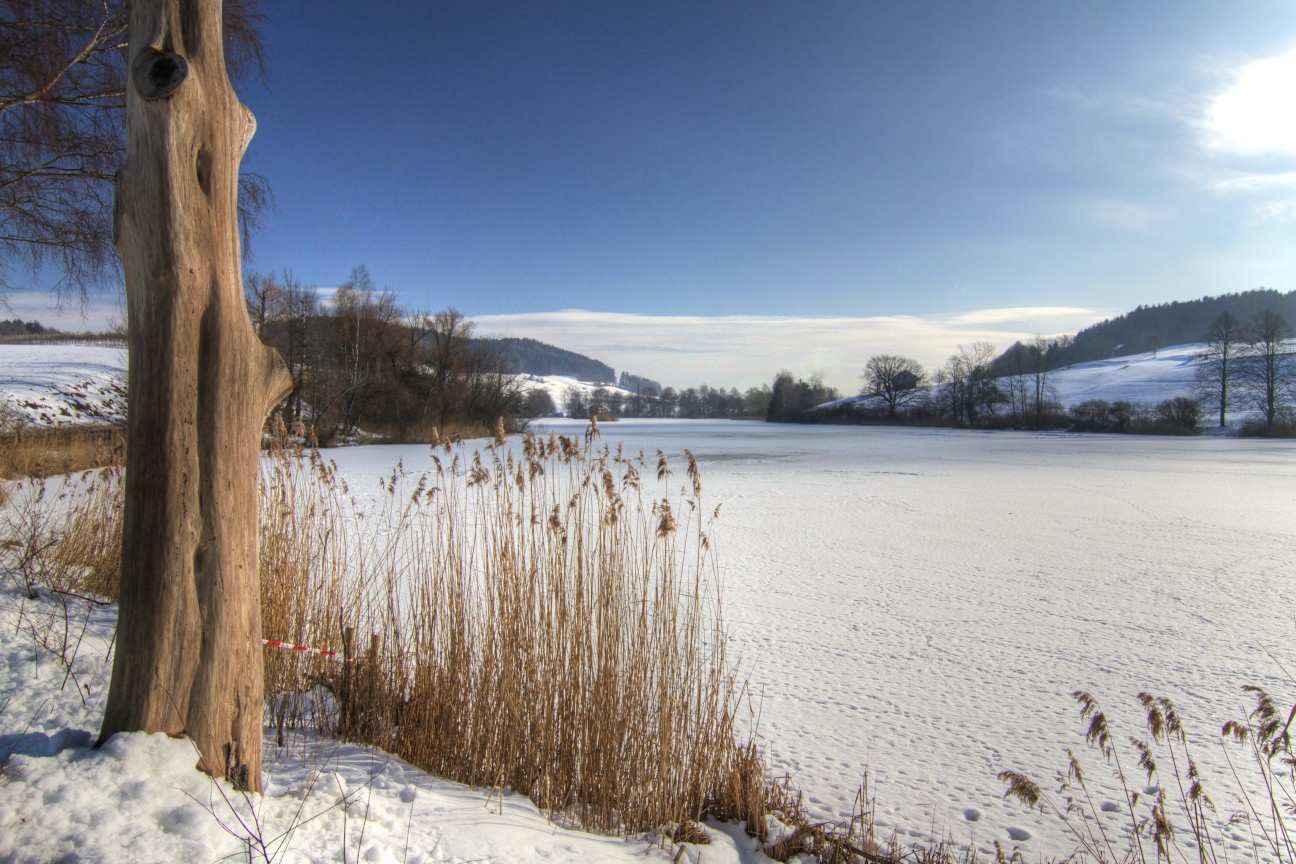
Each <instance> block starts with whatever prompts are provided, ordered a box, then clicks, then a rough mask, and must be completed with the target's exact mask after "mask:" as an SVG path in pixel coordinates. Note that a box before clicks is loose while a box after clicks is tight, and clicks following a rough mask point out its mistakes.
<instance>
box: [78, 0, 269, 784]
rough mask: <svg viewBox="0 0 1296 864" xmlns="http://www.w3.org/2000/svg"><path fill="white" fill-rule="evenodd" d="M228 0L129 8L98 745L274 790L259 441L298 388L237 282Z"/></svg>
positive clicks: (148, 2)
mask: <svg viewBox="0 0 1296 864" xmlns="http://www.w3.org/2000/svg"><path fill="white" fill-rule="evenodd" d="M222 41H223V40H222V32H221V2H220V0H132V3H131V20H130V57H129V65H128V79H129V80H128V84H127V142H126V160H125V162H124V163H123V165H122V167H121V170H120V171H119V172H118V178H117V202H116V213H115V222H116V224H115V231H114V234H115V235H116V242H117V248H118V252H119V253H120V255H121V259H122V265H123V268H124V270H125V273H126V300H127V312H128V323H129V328H128V330H129V332H128V339H129V345H130V374H129V405H130V413H129V419H128V422H127V452H126V515H125V524H124V533H123V537H122V570H121V573H122V575H121V617H120V623H119V625H118V631H117V649H116V656H115V657H114V659H113V675H112V683H111V686H110V688H109V692H108V704H107V708H106V711H105V714H104V723H103V728H102V730H101V732H100V741H103V740H106V739H107V738H108V737H109V736H110V735H112V734H114V733H116V732H121V731H134V730H143V731H147V732H158V731H162V732H167V733H169V734H172V735H188V736H190V737H192V738H193V740H194V742H195V743H196V745H197V747H198V751H199V753H200V761H199V766H200V767H201V768H202V769H203V770H205V771H207V772H208V773H210V774H212V775H214V776H225V777H229V778H230V779H231V780H233V781H234V782H235V783H236V784H237V785H239V786H241V787H243V788H247V789H251V790H259V789H260V788H261V717H262V701H263V699H262V687H263V681H262V660H261V644H260V640H261V632H260V628H261V612H260V601H259V596H258V595H259V590H258V582H259V574H258V572H257V517H258V507H257V483H258V472H259V460H258V449H259V446H258V445H259V437H260V432H261V428H262V424H263V422H264V419H265V415H266V414H267V413H268V412H269V410H270V409H271V408H273V407H274V405H275V403H276V402H278V400H279V399H280V398H282V396H283V395H284V394H285V393H286V392H287V391H288V389H289V387H290V383H291V382H290V379H289V376H288V374H287V372H286V371H285V370H284V368H283V364H282V362H281V361H280V360H279V357H278V355H277V354H276V353H275V352H274V351H272V350H271V349H269V348H267V347H266V346H265V345H263V344H262V343H261V342H260V341H259V340H258V339H257V338H256V336H255V335H254V333H253V331H252V325H251V323H250V321H249V319H248V313H247V308H246V304H245V301H244V298H243V290H242V282H241V278H240V275H239V270H240V255H239V251H240V250H239V237H238V221H237V203H236V198H237V192H238V166H239V162H240V160H241V159H242V157H243V152H244V150H245V149H246V148H247V144H248V141H249V140H251V137H252V133H253V131H254V130H255V128H256V124H255V121H254V120H253V118H252V114H251V112H249V111H248V109H247V108H246V107H245V106H243V105H242V104H241V103H240V102H239V101H238V99H237V98H236V97H235V95H234V91H233V89H232V88H231V87H230V83H229V77H228V75H227V73H226V69H225V60H224V56H223V52H222Z"/></svg>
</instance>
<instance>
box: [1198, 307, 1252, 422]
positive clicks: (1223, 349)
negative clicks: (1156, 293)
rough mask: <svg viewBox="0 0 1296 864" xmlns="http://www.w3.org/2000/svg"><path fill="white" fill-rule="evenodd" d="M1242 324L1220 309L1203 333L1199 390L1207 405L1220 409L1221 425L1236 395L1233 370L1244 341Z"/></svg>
mask: <svg viewBox="0 0 1296 864" xmlns="http://www.w3.org/2000/svg"><path fill="white" fill-rule="evenodd" d="M1243 336H1244V334H1243V330H1242V324H1241V323H1240V322H1239V321H1238V320H1237V319H1236V318H1234V317H1233V315H1232V314H1231V313H1229V312H1221V313H1220V314H1219V315H1218V316H1216V318H1215V320H1214V321H1212V322H1211V323H1210V326H1208V327H1207V328H1206V332H1205V333H1204V334H1202V337H1203V339H1204V340H1205V342H1206V347H1205V348H1204V349H1203V350H1202V351H1201V352H1200V353H1198V355H1197V388H1196V389H1197V393H1198V395H1200V396H1201V398H1202V401H1203V402H1205V403H1206V404H1207V405H1213V406H1217V407H1218V408H1219V425H1220V428H1221V429H1223V428H1224V420H1225V413H1226V412H1227V411H1228V407H1229V405H1230V403H1231V402H1232V401H1233V400H1234V399H1235V398H1236V397H1235V395H1234V393H1233V373H1234V369H1235V367H1236V366H1237V360H1238V351H1239V349H1240V348H1241V347H1242V344H1243V341H1244V340H1243Z"/></svg>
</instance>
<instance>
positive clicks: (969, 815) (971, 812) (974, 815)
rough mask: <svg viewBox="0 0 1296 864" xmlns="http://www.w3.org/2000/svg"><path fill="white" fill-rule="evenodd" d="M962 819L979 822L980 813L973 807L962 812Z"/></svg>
mask: <svg viewBox="0 0 1296 864" xmlns="http://www.w3.org/2000/svg"><path fill="white" fill-rule="evenodd" d="M963 818H964V819H966V820H967V821H969V822H979V821H980V820H981V811H980V810H978V809H976V808H975V807H968V808H966V809H965V810H964V811H963Z"/></svg>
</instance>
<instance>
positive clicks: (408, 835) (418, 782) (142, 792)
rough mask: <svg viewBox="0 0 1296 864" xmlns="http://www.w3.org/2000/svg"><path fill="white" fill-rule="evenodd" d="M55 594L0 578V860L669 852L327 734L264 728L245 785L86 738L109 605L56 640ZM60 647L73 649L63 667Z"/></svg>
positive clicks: (161, 754) (149, 741) (144, 745)
mask: <svg viewBox="0 0 1296 864" xmlns="http://www.w3.org/2000/svg"><path fill="white" fill-rule="evenodd" d="M364 449H374V448H357V451H361V450H364ZM61 609H62V607H61V605H58V604H55V603H53V602H52V601H51V600H50V599H49V598H48V597H46V598H44V599H43V600H37V601H32V600H29V599H27V598H25V597H24V595H23V594H22V593H21V592H20V591H19V590H17V589H16V586H15V584H14V582H13V580H12V579H8V578H6V579H3V580H0V766H3V767H0V861H3V862H12V864H18V862H32V864H38V862H52V861H58V862H78V861H79V862H126V861H131V862H213V861H222V860H229V861H274V862H284V864H298V862H321V864H322V862H341V861H346V862H360V861H364V862H377V864H395V862H404V864H430V862H443V861H444V862H475V861H498V862H521V864H532V862H553V861H598V862H625V864H632V862H645V861H649V862H651V861H662V862H665V861H670V860H671V856H670V855H669V854H668V853H667V852H666V851H665V850H663V848H662V847H661V846H660V845H659V844H657V843H654V842H653V839H654V838H651V837H639V838H632V839H622V838H615V837H602V836H595V835H591V834H586V833H582V832H578V831H571V830H566V829H564V828H561V827H559V826H557V825H554V824H553V823H552V822H550V821H549V820H548V819H546V817H545V816H544V815H543V814H542V813H540V812H539V811H537V810H536V808H535V806H534V805H533V804H532V803H531V802H530V800H529V799H527V798H524V797H522V796H519V795H515V794H512V793H509V792H504V793H502V794H501V793H498V792H497V793H495V794H490V793H488V792H486V791H484V790H480V789H471V788H468V787H466V786H462V785H460V784H457V783H450V782H446V781H444V780H439V779H437V778H434V777H430V776H429V775H427V774H425V773H423V772H421V771H418V770H416V769H414V768H413V767H411V766H410V765H409V764H407V763H405V762H402V761H401V760H399V759H395V758H393V757H391V756H389V755H387V754H385V753H382V752H380V751H375V750H370V749H367V748H362V747H357V746H353V745H349V744H339V743H338V742H336V741H332V740H320V739H318V738H314V737H293V736H291V735H290V736H289V737H288V739H287V741H286V746H284V747H277V746H276V745H275V742H274V736H273V733H272V732H270V731H268V732H267V736H266V741H265V753H266V760H267V762H266V766H265V767H266V771H265V773H266V792H265V795H264V796H261V797H257V798H250V797H247V796H243V795H240V794H239V793H237V792H235V791H233V790H231V789H230V788H229V787H228V785H227V784H225V783H223V782H221V783H217V782H215V781H213V780H211V779H210V778H209V777H207V776H206V775H204V774H201V773H199V772H198V771H197V770H195V767H194V766H195V764H196V762H197V754H196V751H195V750H194V748H193V745H192V744H191V743H190V742H189V741H188V740H187V739H171V738H168V737H166V736H165V735H144V734H142V733H136V734H130V735H118V736H115V737H113V738H112V739H111V740H110V741H108V742H107V743H106V744H105V745H104V746H103V747H102V748H98V749H96V748H94V747H93V746H92V745H93V743H94V739H95V736H96V735H97V733H98V728H99V722H100V720H101V719H102V716H103V702H104V697H105V695H106V690H107V685H108V677H109V673H110V668H111V662H110V660H109V653H108V652H109V646H110V643H111V640H112V634H113V630H114V627H115V625H116V609H115V607H98V608H94V609H91V610H90V611H89V612H88V613H87V610H86V607H85V606H84V605H74V608H73V612H72V615H71V617H70V619H66V620H68V621H69V623H70V626H69V627H68V628H67V630H66V632H67V633H68V635H69V636H70V639H69V642H68V648H67V650H66V652H65V651H64V650H63V648H64V643H63V640H62V635H63V633H64V632H65V630H64V628H63V621H64V620H65V619H64V617H63V615H62V612H61ZM32 622H36V624H37V626H36V627H35V629H34V630H33V628H32V626H31V624H32ZM50 623H52V624H53V625H54V626H53V627H52V628H49V627H48V626H47V625H49V624H50ZM33 632H40V633H44V632H52V633H54V634H55V636H56V637H57V644H54V645H52V646H49V647H44V646H38V645H37V644H36V642H35V641H34V639H33V637H32V633H33ZM51 649H52V650H51ZM60 655H63V656H67V657H70V658H74V659H73V661H72V664H71V666H70V670H71V674H70V675H69V674H68V673H69V667H67V666H65V665H63V664H62V663H61V662H60V660H59V659H58V658H59V656H60ZM708 833H709V834H710V835H711V837H712V844H711V845H709V846H706V847H690V848H688V849H687V850H686V853H685V855H684V858H683V860H685V861H689V862H697V861H698V860H699V855H703V854H704V855H705V858H703V859H701V860H705V861H706V862H709V864H710V862H714V864H737V862H740V861H741V862H757V864H758V862H761V861H766V860H767V859H766V858H765V857H764V856H763V855H762V854H760V853H759V852H758V851H757V850H756V849H755V844H754V842H753V841H751V840H749V839H747V838H746V837H745V836H744V835H743V834H742V832H741V831H738V830H737V829H735V828H734V827H733V826H710V827H709V828H708ZM249 839H251V840H252V842H251V843H249ZM262 844H264V845H262ZM699 849H700V850H702V851H701V852H700V851H699Z"/></svg>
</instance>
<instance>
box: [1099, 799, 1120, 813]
mask: <svg viewBox="0 0 1296 864" xmlns="http://www.w3.org/2000/svg"><path fill="white" fill-rule="evenodd" d="M1098 809H1099V810H1101V811H1103V812H1104V813H1119V812H1120V805H1119V804H1117V803H1116V802H1115V801H1104V802H1103V803H1102V804H1101V805H1100V806H1099V808H1098Z"/></svg>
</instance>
